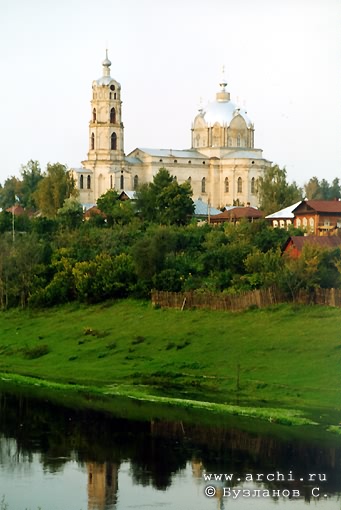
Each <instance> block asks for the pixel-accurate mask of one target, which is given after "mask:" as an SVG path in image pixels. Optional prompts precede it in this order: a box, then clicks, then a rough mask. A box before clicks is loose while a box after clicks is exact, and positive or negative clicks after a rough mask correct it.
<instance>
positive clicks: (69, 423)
mask: <svg viewBox="0 0 341 510" xmlns="http://www.w3.org/2000/svg"><path fill="white" fill-rule="evenodd" d="M0 434H1V437H0V484H1V486H5V484H4V483H2V481H3V480H4V479H5V477H6V476H7V477H9V476H12V478H15V477H17V479H18V480H19V481H22V480H26V481H25V483H26V484H27V483H31V484H33V481H32V480H33V472H34V469H33V468H32V466H33V465H34V466H37V465H39V466H41V470H42V473H43V474H44V476H45V477H44V480H45V481H46V480H47V481H46V484H45V482H44V489H41V488H39V491H40V494H39V497H37V499H36V501H37V503H35V502H34V505H35V507H33V504H32V503H30V505H27V501H25V500H24V499H23V500H22V502H21V506H20V507H19V506H18V507H17V508H16V507H15V506H11V501H9V509H10V510H21V509H22V508H25V506H27V507H30V508H31V509H32V510H33V508H36V507H38V506H41V507H42V508H43V509H44V510H51V506H50V504H49V506H47V505H46V504H44V501H46V500H47V501H49V500H51V495H50V494H49V491H51V490H52V484H53V482H52V481H53V480H54V479H55V478H54V477H53V476H52V475H58V477H59V478H58V480H61V481H60V482H59V484H62V487H63V489H62V492H63V491H65V501H66V502H67V507H66V506H65V504H64V505H62V507H61V508H64V509H65V508H67V509H68V510H73V508H74V509H75V510H79V509H80V508H81V507H82V508H83V510H85V509H86V508H87V510H123V509H125V508H127V507H128V503H127V501H130V503H131V504H130V506H132V507H134V506H135V508H140V507H141V508H142V507H144V508H146V509H148V508H154V509H155V508H160V507H161V506H162V505H166V506H167V505H168V506H167V508H169V509H172V510H173V508H174V509H176V510H181V509H182V508H184V509H186V510H201V509H205V510H206V509H207V510H211V509H212V510H213V509H214V510H215V509H217V508H218V509H223V508H228V507H229V506H230V504H231V503H232V501H231V500H230V499H227V498H226V497H225V496H224V488H225V489H226V488H227V487H230V489H231V490H232V489H235V490H237V488H243V487H244V488H245V487H248V488H250V487H252V488H253V489H258V490H259V489H264V490H265V489H266V490H269V491H273V490H277V491H279V490H280V491H282V490H283V489H284V488H285V489H287V488H288V489H290V490H291V491H292V490H299V491H300V495H301V497H300V498H299V499H300V501H299V502H298V501H294V500H292V501H290V505H291V507H292V506H293V505H294V507H295V508H301V507H300V506H299V503H300V504H302V503H303V504H304V502H306V503H309V502H311V501H312V500H313V502H314V504H315V503H318V502H319V501H320V502H321V504H322V505H323V508H327V509H328V510H329V509H330V510H331V509H332V508H333V509H334V508H336V506H335V504H336V497H337V495H338V494H340V491H341V480H340V473H341V448H340V447H339V446H336V445H330V444H328V445H324V446H321V445H320V444H318V443H308V442H307V441H306V440H304V438H301V439H292V440H285V439H283V438H281V437H280V436H272V435H260V434H256V433H250V432H245V431H243V430H239V429H237V428H229V427H215V426H210V427H209V426H200V425H193V424H188V423H184V422H181V421H178V422H164V421H158V420H152V421H151V422H136V421H129V420H123V419H117V418H113V417H112V416H109V415H107V414H103V413H96V412H89V411H86V410H72V409H68V408H62V407H59V406H58V407H57V406H56V405H53V404H52V403H51V402H48V401H38V400H35V399H28V398H24V397H23V396H14V395H10V394H7V393H2V394H0ZM35 469H36V468H35ZM210 473H212V474H220V473H222V474H233V478H232V480H229V481H228V480H224V479H222V480H220V481H219V480H213V482H212V484H211V485H214V487H215V489H216V491H215V495H214V497H212V498H205V496H204V487H205V486H206V485H207V483H208V482H205V481H204V478H203V476H204V474H210ZM271 473H272V474H273V473H280V474H283V475H285V476H286V477H287V478H288V473H292V475H291V477H292V478H293V479H294V480H295V481H290V482H285V483H284V482H283V481H282V480H278V479H276V477H274V479H273V480H272V479H270V480H266V478H263V479H262V480H259V481H258V480H257V479H256V474H264V475H266V474H271ZM309 473H316V474H318V473H320V474H325V475H326V481H320V482H319V485H320V486H321V487H323V494H325V493H326V494H328V496H329V499H327V500H326V501H325V500H324V499H323V497H322V498H320V499H316V498H313V497H312V488H313V487H315V486H316V481H309V480H308V475H309ZM246 474H249V476H251V477H252V479H251V480H250V479H249V480H246V481H245V475H246ZM47 475H49V476H47ZM277 478H278V476H277ZM301 478H302V479H303V480H302V481H301ZM30 480H31V481H30ZM19 481H17V482H16V484H18V483H19ZM210 483H211V482H210ZM68 484H69V486H70V490H69V492H67V490H68V489H67V486H68ZM185 485H186V487H185ZM79 486H84V487H85V486H86V490H85V491H84V494H83V492H82V490H79V489H77V490H75V487H79ZM59 490H60V489H59ZM141 491H142V492H141ZM45 493H46V494H45ZM44 494H45V496H44ZM82 494H83V496H82ZM183 494H187V496H188V494H191V495H192V499H190V500H189V501H188V502H187V501H186V505H185V506H184V505H183V504H181V502H182V503H183V499H182V498H183ZM1 495H2V493H1V492H0V500H1ZM5 496H6V498H10V497H11V495H7V494H5ZM330 496H333V498H330ZM13 497H14V496H13ZM44 497H45V499H44ZM82 497H83V498H84V499H81V498H82ZM72 498H74V501H75V503H74V507H72V503H71V499H72ZM77 498H78V499H77ZM134 498H135V499H134ZM162 498H163V499H162ZM167 498H172V499H171V502H170V501H169V499H168V500H167ZM176 498H178V502H176ZM195 498H196V499H195ZM268 499H271V501H275V500H277V503H276V506H278V505H279V504H281V503H282V499H283V498H282V499H281V498H276V497H275V498H268ZM268 499H267V500H264V501H263V503H262V505H263V506H262V505H261V506H257V504H258V505H259V504H260V503H259V501H258V502H257V501H252V508H255V509H256V508H265V507H266V506H267V505H269V504H270V503H269V501H268ZM246 502H247V500H246ZM142 503H143V504H142ZM287 503H288V498H287V501H285V502H283V504H287ZM171 504H173V505H174V506H170V505H171ZM233 504H234V505H237V507H238V508H239V509H240V508H245V507H249V505H248V504H247V503H245V502H244V505H245V506H244V507H243V505H242V503H240V502H239V500H238V501H237V500H234V502H233ZM331 504H334V506H333V507H332V506H331ZM82 505H83V506H82ZM240 505H241V506H240ZM328 505H329V506H328ZM58 510H59V509H58Z"/></svg>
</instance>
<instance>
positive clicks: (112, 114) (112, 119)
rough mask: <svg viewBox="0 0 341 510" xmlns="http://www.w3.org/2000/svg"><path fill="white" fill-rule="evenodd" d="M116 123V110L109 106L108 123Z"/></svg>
mask: <svg viewBox="0 0 341 510" xmlns="http://www.w3.org/2000/svg"><path fill="white" fill-rule="evenodd" d="M115 123H116V110H115V108H111V110H110V124H115Z"/></svg>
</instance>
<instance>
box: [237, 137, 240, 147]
mask: <svg viewBox="0 0 341 510" xmlns="http://www.w3.org/2000/svg"><path fill="white" fill-rule="evenodd" d="M237 147H240V135H238V136H237Z"/></svg>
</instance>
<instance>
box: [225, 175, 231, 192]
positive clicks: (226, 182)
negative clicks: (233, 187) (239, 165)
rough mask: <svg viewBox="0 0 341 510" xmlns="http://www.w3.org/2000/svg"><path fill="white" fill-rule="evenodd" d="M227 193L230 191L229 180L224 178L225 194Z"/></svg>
mask: <svg viewBox="0 0 341 510" xmlns="http://www.w3.org/2000/svg"><path fill="white" fill-rule="evenodd" d="M229 191H230V183H229V178H228V177H225V193H229Z"/></svg>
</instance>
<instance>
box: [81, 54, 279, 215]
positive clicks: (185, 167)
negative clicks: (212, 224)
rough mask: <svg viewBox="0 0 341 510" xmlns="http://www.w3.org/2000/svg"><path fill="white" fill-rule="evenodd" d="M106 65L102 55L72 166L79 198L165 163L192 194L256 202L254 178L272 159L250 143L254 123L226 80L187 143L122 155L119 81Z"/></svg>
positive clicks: (220, 201) (124, 185)
mask: <svg viewBox="0 0 341 510" xmlns="http://www.w3.org/2000/svg"><path fill="white" fill-rule="evenodd" d="M110 66H111V62H110V60H109V59H108V56H106V58H105V60H104V61H103V76H102V77H101V78H99V79H98V80H95V81H94V82H93V84H92V100H91V120H90V123H89V152H88V158H87V159H86V160H85V161H83V162H82V165H83V166H82V168H79V169H73V174H74V177H75V179H76V182H77V188H78V189H79V196H80V201H81V203H82V204H84V205H90V204H95V203H96V201H97V199H98V198H99V197H100V196H101V195H102V194H103V193H105V192H106V191H107V190H108V189H116V190H117V191H119V192H120V191H122V190H136V189H138V186H139V185H141V184H143V183H148V182H152V180H153V177H154V176H155V175H156V174H157V172H158V171H159V169H160V168H162V167H163V168H166V169H167V170H168V171H169V173H170V174H171V175H173V176H174V177H176V179H177V181H178V183H179V184H181V183H182V182H184V181H186V180H189V181H190V183H191V186H192V190H193V199H194V200H197V199H199V198H201V199H202V200H204V201H206V202H209V203H210V204H211V205H212V206H214V207H217V208H221V207H223V206H226V205H233V204H235V203H238V204H240V205H242V204H244V205H246V204H248V203H249V204H250V205H251V206H257V205H258V199H257V195H256V187H257V179H258V178H259V177H260V176H261V175H262V173H263V171H264V169H265V168H267V167H269V166H270V165H271V162H270V161H267V160H266V159H264V158H263V155H262V150H261V149H255V148H254V126H253V124H252V122H251V121H250V119H249V118H248V116H247V113H246V112H245V111H244V110H242V109H240V108H237V107H236V106H235V105H234V104H233V103H232V102H231V101H230V94H229V93H228V92H227V91H226V85H227V84H226V83H224V82H223V83H221V84H220V91H219V92H218V93H217V94H216V99H215V101H213V102H211V103H209V104H208V105H207V106H206V107H205V108H202V109H200V111H199V113H198V115H197V116H196V117H195V119H194V122H193V125H192V130H191V131H192V137H191V138H192V141H191V148H190V149H187V150H170V149H159V150H156V149H146V148H136V149H135V150H133V151H132V152H131V153H130V154H128V155H127V156H126V155H125V154H124V128H123V122H122V108H121V104H122V102H121V86H120V84H119V83H118V82H117V81H116V80H114V79H113V78H111V76H110Z"/></svg>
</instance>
